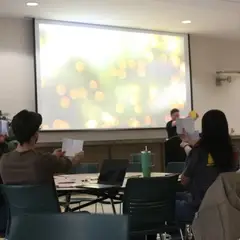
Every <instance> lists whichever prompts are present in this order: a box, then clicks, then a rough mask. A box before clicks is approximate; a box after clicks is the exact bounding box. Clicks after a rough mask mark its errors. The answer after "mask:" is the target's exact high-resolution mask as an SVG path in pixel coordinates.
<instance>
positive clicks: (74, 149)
mask: <svg viewBox="0 0 240 240" xmlns="http://www.w3.org/2000/svg"><path fill="white" fill-rule="evenodd" d="M83 143H84V141H83V140H78V139H71V138H64V139H63V141H62V151H63V152H65V155H66V156H67V157H74V156H75V155H76V154H77V153H79V152H82V151H83Z"/></svg>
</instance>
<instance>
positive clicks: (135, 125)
mask: <svg viewBox="0 0 240 240" xmlns="http://www.w3.org/2000/svg"><path fill="white" fill-rule="evenodd" d="M128 126H129V127H131V128H138V127H140V126H141V124H140V122H139V121H138V120H136V119H133V118H130V119H129V120H128Z"/></svg>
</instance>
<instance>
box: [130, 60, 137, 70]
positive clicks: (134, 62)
mask: <svg viewBox="0 0 240 240" xmlns="http://www.w3.org/2000/svg"><path fill="white" fill-rule="evenodd" d="M136 66H137V63H136V61H135V60H131V59H130V60H128V67H129V68H135V67H136Z"/></svg>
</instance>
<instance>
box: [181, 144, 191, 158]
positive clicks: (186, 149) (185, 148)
mask: <svg viewBox="0 0 240 240" xmlns="http://www.w3.org/2000/svg"><path fill="white" fill-rule="evenodd" d="M180 147H182V148H183V149H184V151H185V153H186V155H187V156H188V155H189V153H190V152H191V150H192V147H191V146H190V145H189V144H188V143H187V142H183V141H182V142H181V144H180Z"/></svg>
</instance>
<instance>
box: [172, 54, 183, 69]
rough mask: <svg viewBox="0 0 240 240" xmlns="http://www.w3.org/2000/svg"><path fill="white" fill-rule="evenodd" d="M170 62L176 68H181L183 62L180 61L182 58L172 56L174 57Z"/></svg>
mask: <svg viewBox="0 0 240 240" xmlns="http://www.w3.org/2000/svg"><path fill="white" fill-rule="evenodd" d="M170 61H171V62H172V63H173V65H174V66H175V67H179V66H180V64H181V60H180V58H179V57H178V56H172V57H171V58H170Z"/></svg>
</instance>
